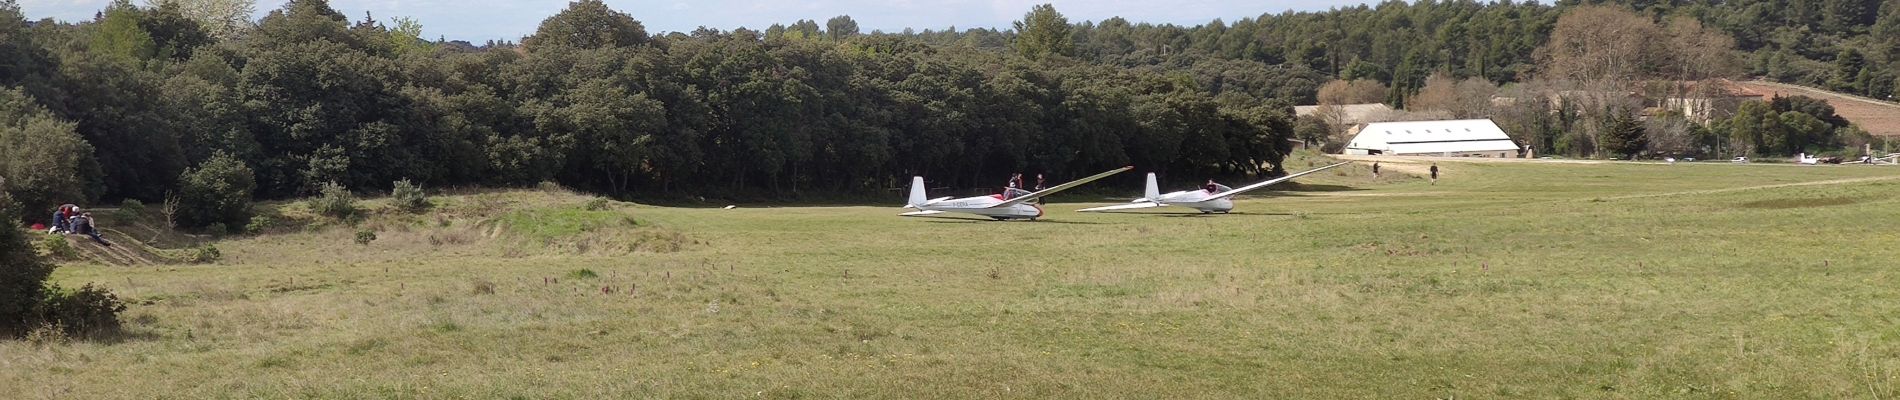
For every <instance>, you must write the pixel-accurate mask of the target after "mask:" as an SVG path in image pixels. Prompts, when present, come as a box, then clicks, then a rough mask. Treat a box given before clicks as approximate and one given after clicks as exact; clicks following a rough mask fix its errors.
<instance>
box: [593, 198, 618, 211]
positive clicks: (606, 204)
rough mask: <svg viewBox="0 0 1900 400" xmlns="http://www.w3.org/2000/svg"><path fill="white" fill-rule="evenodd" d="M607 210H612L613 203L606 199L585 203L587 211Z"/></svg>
mask: <svg viewBox="0 0 1900 400" xmlns="http://www.w3.org/2000/svg"><path fill="white" fill-rule="evenodd" d="M609 208H613V202H611V201H607V199H600V198H596V199H593V200H588V201H587V211H606V210H607V209H609Z"/></svg>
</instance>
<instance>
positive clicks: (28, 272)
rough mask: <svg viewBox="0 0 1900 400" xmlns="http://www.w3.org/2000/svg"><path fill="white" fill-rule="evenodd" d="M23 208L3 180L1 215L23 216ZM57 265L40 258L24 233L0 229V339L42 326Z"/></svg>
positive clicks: (0, 181) (0, 189)
mask: <svg viewBox="0 0 1900 400" xmlns="http://www.w3.org/2000/svg"><path fill="white" fill-rule="evenodd" d="M19 209H20V207H19V205H18V204H17V203H14V202H13V196H12V195H11V194H9V193H8V192H7V187H6V179H5V178H0V215H19ZM52 274H53V265H52V264H50V263H47V262H46V261H45V260H42V259H41V258H40V255H39V254H38V253H37V252H36V251H34V249H33V245H32V244H31V243H29V242H27V239H26V232H25V231H23V230H20V229H11V228H9V229H0V337H17V336H19V335H22V334H25V333H26V332H27V331H28V330H30V329H32V328H34V327H36V326H38V325H39V318H38V315H37V313H36V311H37V310H38V309H39V305H40V303H41V302H42V301H44V300H45V299H46V291H45V289H46V288H45V285H46V278H47V277H48V276H51V275H52Z"/></svg>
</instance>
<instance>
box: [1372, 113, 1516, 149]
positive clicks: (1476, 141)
mask: <svg viewBox="0 0 1900 400" xmlns="http://www.w3.org/2000/svg"><path fill="white" fill-rule="evenodd" d="M1347 136H1352V141H1351V142H1348V143H1347V144H1346V154H1352V155H1382V154H1383V155H1399V156H1442V157H1496V158H1516V157H1517V156H1518V146H1517V142H1513V141H1511V137H1510V136H1509V135H1505V134H1504V129H1502V128H1498V124H1497V123H1495V122H1491V120H1489V119H1462V120H1445V121H1408V122H1374V123H1370V124H1364V125H1359V126H1356V127H1353V131H1351V132H1347Z"/></svg>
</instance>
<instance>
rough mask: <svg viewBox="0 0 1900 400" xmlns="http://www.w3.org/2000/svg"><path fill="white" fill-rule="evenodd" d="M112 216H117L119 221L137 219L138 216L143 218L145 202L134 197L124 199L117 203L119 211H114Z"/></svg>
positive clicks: (124, 221)
mask: <svg viewBox="0 0 1900 400" xmlns="http://www.w3.org/2000/svg"><path fill="white" fill-rule="evenodd" d="M112 217H113V218H118V219H119V221H120V222H121V223H126V222H132V221H137V220H139V219H140V218H144V217H145V202H142V201H138V200H136V199H125V201H124V202H120V203H119V211H114V212H113V213H112Z"/></svg>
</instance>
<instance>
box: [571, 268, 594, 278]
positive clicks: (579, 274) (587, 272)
mask: <svg viewBox="0 0 1900 400" xmlns="http://www.w3.org/2000/svg"><path fill="white" fill-rule="evenodd" d="M567 277H568V278H569V279H593V278H597V277H600V274H596V273H594V270H591V269H586V268H582V269H577V270H573V271H568V273H567Z"/></svg>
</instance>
